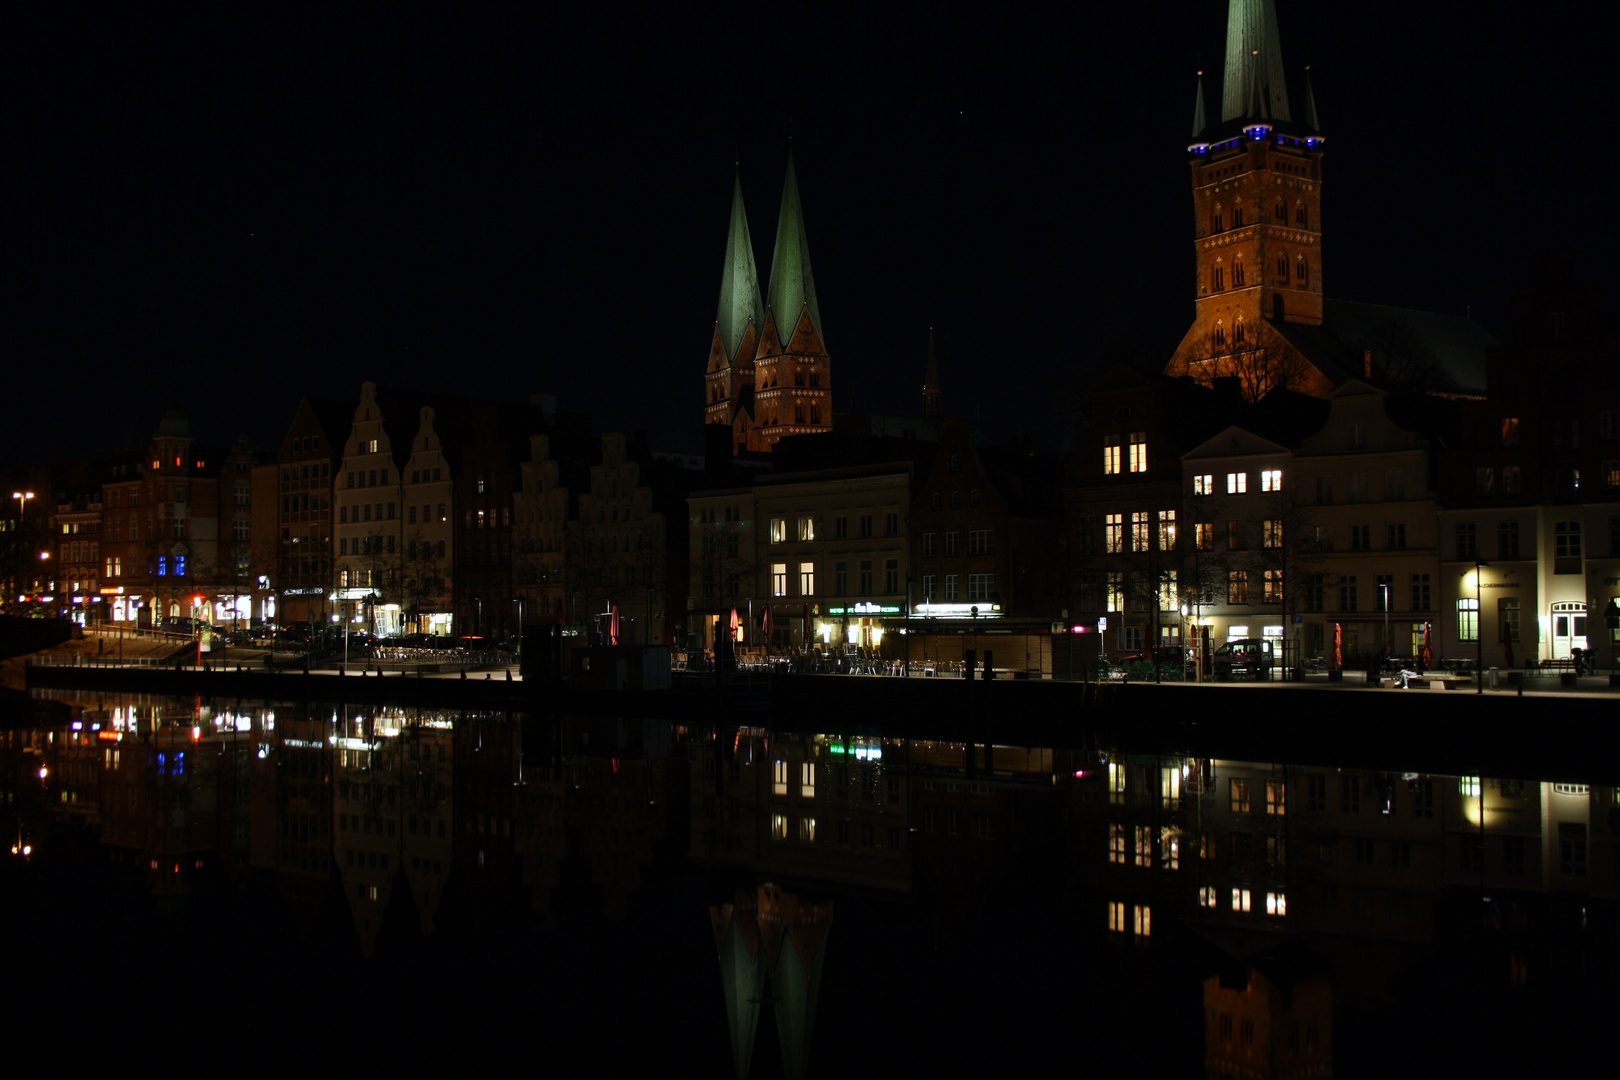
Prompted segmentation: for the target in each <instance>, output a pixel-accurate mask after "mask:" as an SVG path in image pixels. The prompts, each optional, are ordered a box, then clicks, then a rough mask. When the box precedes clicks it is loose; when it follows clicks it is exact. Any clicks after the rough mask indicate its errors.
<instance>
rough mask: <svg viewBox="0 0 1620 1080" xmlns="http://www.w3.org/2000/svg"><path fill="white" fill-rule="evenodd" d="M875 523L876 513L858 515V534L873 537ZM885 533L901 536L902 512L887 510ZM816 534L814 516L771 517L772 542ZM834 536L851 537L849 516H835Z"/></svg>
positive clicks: (784, 541)
mask: <svg viewBox="0 0 1620 1080" xmlns="http://www.w3.org/2000/svg"><path fill="white" fill-rule="evenodd" d="M727 520H731V519H729V518H728V519H727ZM873 523H874V515H872V514H861V515H859V516H857V517H856V519H855V524H856V528H857V533H856V535H857V536H859V537H860V538H862V539H867V538H869V537H871V536H872V535H874V534H873V532H872V526H873ZM883 535H884V536H899V535H900V513H899V511H897V510H890V511H887V512H885V513H884V515H883ZM816 536H817V530H816V519H815V518H814V517H812V516H810V515H808V514H805V515H801V516H799V517H798V518H794V519H789V518H785V517H773V518H771V531H770V538H771V543H773V544H785V543H788V542H789V540H792V539H797V540H805V541H808V540H814V539H816ZM832 538H833V539H834V540H848V539H849V518H848V517H835V518H833V536H832Z"/></svg>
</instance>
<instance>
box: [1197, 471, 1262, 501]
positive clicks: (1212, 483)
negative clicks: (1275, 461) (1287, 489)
mask: <svg viewBox="0 0 1620 1080" xmlns="http://www.w3.org/2000/svg"><path fill="white" fill-rule="evenodd" d="M1259 484H1260V490H1261V491H1264V492H1278V491H1281V490H1282V486H1283V474H1282V470H1281V469H1261V470H1260V473H1259ZM1225 488H1226V494H1228V495H1247V494H1248V493H1249V474H1248V473H1246V472H1229V473H1227V474H1226V484H1225ZM1218 491H1219V488H1218V487H1217V486H1216V477H1215V474H1213V473H1196V474H1194V476H1193V494H1194V495H1214V494H1216V493H1217V492H1218Z"/></svg>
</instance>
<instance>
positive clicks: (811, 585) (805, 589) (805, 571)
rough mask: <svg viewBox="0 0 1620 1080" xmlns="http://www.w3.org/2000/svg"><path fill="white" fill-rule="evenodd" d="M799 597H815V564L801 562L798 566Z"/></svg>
mask: <svg viewBox="0 0 1620 1080" xmlns="http://www.w3.org/2000/svg"><path fill="white" fill-rule="evenodd" d="M799 595H800V596H814V595H816V564H815V563H808V562H802V563H800V564H799Z"/></svg>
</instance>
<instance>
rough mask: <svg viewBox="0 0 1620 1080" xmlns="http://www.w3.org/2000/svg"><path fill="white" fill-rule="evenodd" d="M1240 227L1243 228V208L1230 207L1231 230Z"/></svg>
mask: <svg viewBox="0 0 1620 1080" xmlns="http://www.w3.org/2000/svg"><path fill="white" fill-rule="evenodd" d="M1242 226H1243V207H1241V206H1234V207H1232V228H1234V229H1237V228H1241V227H1242Z"/></svg>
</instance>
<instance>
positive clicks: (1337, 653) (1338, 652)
mask: <svg viewBox="0 0 1620 1080" xmlns="http://www.w3.org/2000/svg"><path fill="white" fill-rule="evenodd" d="M1333 666H1334V667H1335V668H1342V667H1344V629H1343V628H1342V627H1341V626H1339V624H1338V623H1334V624H1333Z"/></svg>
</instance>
